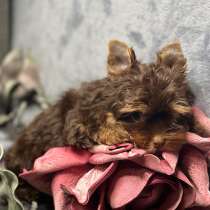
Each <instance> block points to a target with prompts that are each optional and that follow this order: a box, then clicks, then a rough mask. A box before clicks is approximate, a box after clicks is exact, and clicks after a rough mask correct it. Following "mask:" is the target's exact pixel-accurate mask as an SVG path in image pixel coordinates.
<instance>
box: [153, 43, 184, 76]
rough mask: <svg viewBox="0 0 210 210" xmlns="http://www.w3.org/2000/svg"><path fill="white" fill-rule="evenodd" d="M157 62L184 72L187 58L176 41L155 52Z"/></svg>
mask: <svg viewBox="0 0 210 210" xmlns="http://www.w3.org/2000/svg"><path fill="white" fill-rule="evenodd" d="M157 63H159V64H161V65H164V66H167V67H169V68H174V67H176V69H179V71H181V72H183V73H184V72H185V71H186V66H187V65H186V64H187V60H186V58H185V57H184V54H183V52H182V48H181V44H180V42H178V41H177V42H174V43H171V44H168V45H166V46H165V47H163V48H162V49H161V50H160V51H159V52H158V53H157ZM177 67H178V68H177Z"/></svg>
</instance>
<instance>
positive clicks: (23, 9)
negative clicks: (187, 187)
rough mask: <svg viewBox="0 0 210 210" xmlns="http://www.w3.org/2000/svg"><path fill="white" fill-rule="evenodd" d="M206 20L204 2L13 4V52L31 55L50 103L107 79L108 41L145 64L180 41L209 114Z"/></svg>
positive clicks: (46, 0)
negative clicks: (125, 47)
mask: <svg viewBox="0 0 210 210" xmlns="http://www.w3.org/2000/svg"><path fill="white" fill-rule="evenodd" d="M209 14H210V1H206V0H200V1H198V0H191V1H186V0H156V1H155V0H95V1H93V0H67V1H59V0H57V1H56V0H42V1H38V0H37V1H35V0H21V1H18V0H16V1H14V20H13V32H14V35H13V47H18V48H24V49H26V50H31V51H32V52H33V54H34V56H35V58H36V59H37V61H38V62H39V63H40V67H41V78H42V81H43V83H44V84H45V88H46V91H47V94H48V95H49V96H50V97H51V98H52V99H53V100H54V99H56V98H57V97H58V95H59V94H60V93H61V92H62V91H63V90H66V89H67V88H68V87H75V86H78V85H79V83H80V82H81V81H86V80H93V79H97V78H101V77H103V76H104V75H105V72H106V64H105V63H106V53H107V43H108V40H110V39H113V38H116V39H120V40H123V41H126V42H128V43H129V45H131V46H133V47H134V49H135V50H136V52H137V55H138V57H139V58H140V59H141V60H144V61H149V60H150V59H151V58H154V52H155V51H157V49H158V48H159V47H160V46H162V45H164V44H165V43H167V42H168V41H173V40H175V39H179V40H180V41H181V42H182V45H183V49H184V52H185V54H186V56H187V58H188V63H189V78H190V80H191V84H192V85H193V87H194V89H195V90H196V94H197V95H198V102H199V104H200V105H201V106H202V108H203V109H205V110H206V111H207V112H208V114H210V106H209V105H210V68H209V64H210V20H209Z"/></svg>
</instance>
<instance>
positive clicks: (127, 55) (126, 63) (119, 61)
mask: <svg viewBox="0 0 210 210" xmlns="http://www.w3.org/2000/svg"><path fill="white" fill-rule="evenodd" d="M108 48H109V54H108V59H107V70H108V75H109V76H117V75H121V74H123V73H126V72H128V71H130V70H131V67H132V66H133V65H135V64H136V56H135V53H134V51H133V49H132V48H129V47H128V46H127V45H126V44H125V43H123V42H120V41H117V40H112V41H110V42H109V46H108Z"/></svg>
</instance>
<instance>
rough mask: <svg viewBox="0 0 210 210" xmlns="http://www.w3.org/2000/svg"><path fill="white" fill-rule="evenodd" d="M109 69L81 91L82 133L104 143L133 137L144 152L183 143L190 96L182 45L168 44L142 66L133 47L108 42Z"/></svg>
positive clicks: (117, 42)
mask: <svg viewBox="0 0 210 210" xmlns="http://www.w3.org/2000/svg"><path fill="white" fill-rule="evenodd" d="M107 69H108V76H107V78H105V79H102V80H97V81H95V82H91V83H87V84H85V85H83V87H82V88H81V90H80V92H79V95H80V97H79V99H78V103H77V106H76V107H77V113H78V114H77V116H79V119H80V120H79V122H80V124H82V125H83V126H84V130H85V134H84V133H83V135H86V136H87V137H88V139H91V140H92V141H94V142H97V143H104V144H115V143H121V142H125V141H131V142H134V143H135V144H136V145H137V146H139V147H141V148H144V149H146V150H148V151H154V150H157V149H160V148H167V149H174V148H177V147H179V146H180V145H182V143H183V141H184V135H185V132H186V131H187V130H188V129H189V121H190V119H191V107H190V106H191V104H192V102H193V97H192V94H191V92H190V90H189V87H188V85H187V81H186V59H185V58H184V56H183V53H182V50H181V46H180V44H179V43H173V44H170V45H167V46H166V47H164V48H163V49H161V50H160V51H159V52H158V53H157V59H156V61H155V62H154V63H151V64H141V63H140V62H138V61H137V60H136V56H135V53H134V51H133V49H132V48H129V47H128V46H127V45H126V44H125V43H122V42H119V41H111V42H110V43H109V55H108V60H107Z"/></svg>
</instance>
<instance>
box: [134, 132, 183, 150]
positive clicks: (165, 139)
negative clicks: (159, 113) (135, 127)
mask: <svg viewBox="0 0 210 210" xmlns="http://www.w3.org/2000/svg"><path fill="white" fill-rule="evenodd" d="M185 135H186V133H185V132H176V133H175V132H174V133H164V134H158V135H154V136H152V137H151V136H144V135H140V134H137V135H135V137H134V136H133V139H132V141H133V143H134V144H135V145H136V146H137V147H139V148H142V149H145V150H146V151H147V152H148V153H156V152H158V151H170V152H176V151H179V150H180V149H181V148H182V146H183V144H185Z"/></svg>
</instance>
